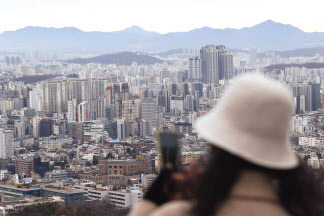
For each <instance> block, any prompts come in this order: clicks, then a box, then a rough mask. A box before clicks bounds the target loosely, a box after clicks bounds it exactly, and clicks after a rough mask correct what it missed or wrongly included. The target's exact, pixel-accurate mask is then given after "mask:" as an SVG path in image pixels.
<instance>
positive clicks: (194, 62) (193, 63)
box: [189, 57, 201, 82]
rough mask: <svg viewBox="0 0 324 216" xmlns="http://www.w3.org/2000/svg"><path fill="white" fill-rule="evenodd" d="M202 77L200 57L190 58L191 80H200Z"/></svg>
mask: <svg viewBox="0 0 324 216" xmlns="http://www.w3.org/2000/svg"><path fill="white" fill-rule="evenodd" d="M200 79H201V77H200V58H199V57H194V58H190V59H189V81H190V82H199V81H200Z"/></svg>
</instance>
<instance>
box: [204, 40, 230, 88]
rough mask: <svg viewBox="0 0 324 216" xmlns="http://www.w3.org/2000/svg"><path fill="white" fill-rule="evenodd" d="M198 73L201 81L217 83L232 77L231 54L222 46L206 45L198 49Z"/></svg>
mask: <svg viewBox="0 0 324 216" xmlns="http://www.w3.org/2000/svg"><path fill="white" fill-rule="evenodd" d="M200 73H201V77H202V82H203V83H209V84H210V83H212V84H219V80H229V79H231V78H232V77H233V55H232V54H229V53H227V50H226V49H225V47H224V46H222V45H220V46H214V45H207V46H204V47H202V48H201V50H200Z"/></svg>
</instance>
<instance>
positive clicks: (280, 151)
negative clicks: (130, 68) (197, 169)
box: [195, 109, 299, 170]
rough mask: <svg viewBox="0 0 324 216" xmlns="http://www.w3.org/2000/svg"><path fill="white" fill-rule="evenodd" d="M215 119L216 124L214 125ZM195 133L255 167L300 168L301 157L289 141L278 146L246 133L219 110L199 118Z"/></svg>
mask: <svg viewBox="0 0 324 216" xmlns="http://www.w3.org/2000/svg"><path fill="white" fill-rule="evenodd" d="M211 119H213V120H216V121H213V122H211ZM195 129H196V130H197V132H198V134H199V135H200V137H202V138H204V139H205V140H206V141H208V142H209V143H210V144H212V145H214V146H216V147H219V148H221V149H223V150H225V151H227V152H229V153H231V154H233V155H236V156H238V157H240V158H242V159H245V160H246V161H249V162H251V163H253V164H256V165H259V166H262V167H266V168H270V169H281V170H288V169H293V168H296V167H297V166H298V165H299V160H298V156H297V155H296V154H295V153H294V151H293V150H292V149H291V146H290V143H289V138H288V137H287V139H286V141H285V143H282V144H281V145H278V144H277V143H275V142H277V140H274V139H269V138H264V137H261V136H256V135H254V134H250V133H248V132H246V131H242V130H240V129H238V128H235V127H233V126H232V125H230V124H229V123H228V121H226V119H223V118H222V115H220V114H219V113H218V110H217V109H214V110H212V111H210V112H209V113H207V114H205V115H204V116H202V117H200V118H198V119H197V121H196V123H195ZM281 142H282V141H281Z"/></svg>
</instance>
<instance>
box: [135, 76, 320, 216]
mask: <svg viewBox="0 0 324 216" xmlns="http://www.w3.org/2000/svg"><path fill="white" fill-rule="evenodd" d="M293 114H294V101H293V98H292V95H291V93H290V91H289V90H288V89H287V88H286V87H285V86H283V85H282V84H280V83H279V82H278V81H275V80H272V79H269V78H266V77H264V76H262V75H257V74H250V75H245V76H241V77H238V78H236V79H234V80H233V82H232V84H231V85H230V86H229V87H228V88H227V89H226V90H225V92H224V94H223V96H222V98H221V99H220V100H219V102H218V103H217V105H216V106H215V108H214V109H212V110H211V111H210V112H209V113H207V114H206V115H204V116H203V117H200V118H199V119H198V120H197V123H196V125H195V128H196V130H197V132H198V134H199V136H200V137H201V138H204V139H205V140H206V141H208V143H209V146H210V151H209V152H208V153H207V155H206V156H204V157H203V159H204V160H203V161H202V162H201V164H195V165H194V166H192V167H191V169H186V170H184V171H183V172H181V173H179V172H178V173H176V172H174V171H173V168H172V166H171V165H167V166H166V167H165V168H164V169H163V170H162V171H161V173H160V174H159V176H158V178H157V180H156V181H155V182H154V183H153V184H152V186H151V187H150V188H149V190H148V191H147V193H146V195H145V197H144V200H143V201H141V202H140V203H139V204H138V205H137V206H135V207H134V208H133V209H132V210H131V212H130V213H129V216H136V215H143V216H146V215H149V216H160V215H161V216H162V215H179V216H195V215H205V216H213V215H220V216H221V215H227V216H231V215H233V216H234V215H242V216H244V215H249V216H255V215H263V216H274V215H276V216H286V215H297V216H301V215H309V216H320V215H324V207H323V205H324V198H323V188H322V187H321V183H322V182H321V179H320V178H319V176H315V175H314V172H313V170H311V169H309V168H308V167H307V166H306V165H305V164H303V163H302V161H300V160H299V158H298V157H297V155H296V154H295V153H294V151H293V150H292V149H291V146H290V143H289V129H290V121H291V116H292V115H293Z"/></svg>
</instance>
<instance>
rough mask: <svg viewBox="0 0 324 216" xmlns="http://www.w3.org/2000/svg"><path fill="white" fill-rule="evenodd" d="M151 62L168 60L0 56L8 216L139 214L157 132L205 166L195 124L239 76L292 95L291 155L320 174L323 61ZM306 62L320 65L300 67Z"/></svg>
mask: <svg viewBox="0 0 324 216" xmlns="http://www.w3.org/2000/svg"><path fill="white" fill-rule="evenodd" d="M137 55H141V54H137ZM152 56H154V57H155V58H158V59H161V60H163V62H162V63H155V64H149V65H145V64H141V65H140V64H137V62H133V63H132V64H130V65H118V64H100V63H87V64H76V63H69V62H67V61H66V60H65V59H68V57H66V56H57V55H53V54H49V53H46V52H42V51H26V52H24V53H21V54H14V55H13V54H3V55H0V73H1V87H0V88H1V89H0V98H1V101H0V110H1V115H0V117H1V118H0V120H1V129H0V158H1V160H0V162H1V164H0V168H1V171H0V180H1V183H0V194H1V196H0V197H1V205H0V214H1V215H5V214H6V213H8V212H18V211H19V210H21V209H22V208H25V207H26V206H28V205H33V204H35V203H52V202H59V203H63V204H73V203H85V202H89V201H94V200H106V199H109V202H110V203H111V204H112V205H114V206H117V207H123V208H130V207H132V206H133V205H134V204H136V203H137V202H138V201H139V200H141V199H142V197H143V192H145V190H146V189H147V188H148V186H149V185H150V184H151V183H152V181H153V180H154V179H155V178H156V175H157V174H158V172H159V171H160V169H161V159H160V154H159V149H158V147H157V142H156V139H155V136H154V134H155V132H156V131H158V130H171V131H174V132H177V133H179V134H182V136H181V159H182V163H183V164H189V163H191V162H192V161H198V160H199V158H200V156H201V155H202V154H203V152H204V150H205V149H206V145H205V144H206V142H205V141H204V140H202V139H200V138H199V136H198V135H197V134H196V132H195V130H194V129H193V124H194V122H195V120H196V118H197V117H199V116H202V115H204V113H206V112H208V111H209V110H210V109H211V108H212V107H214V106H215V104H217V100H218V98H219V97H220V96H221V95H222V92H223V90H224V89H225V88H226V86H227V85H228V84H229V83H230V82H231V79H232V78H233V77H236V76H240V75H243V74H247V73H264V74H266V75H267V76H270V77H273V78H275V79H278V80H280V81H281V82H282V83H284V84H285V85H287V86H288V87H289V88H290V89H291V92H292V94H293V96H294V100H295V105H296V111H295V115H294V116H293V118H292V122H291V141H292V145H293V148H294V150H295V152H296V153H297V154H298V155H299V156H300V157H301V158H302V159H303V160H304V161H305V162H307V163H308V164H309V165H310V166H312V167H313V168H314V169H319V168H320V167H321V166H322V165H323V163H324V159H323V156H324V152H323V146H324V127H323V126H324V112H323V107H322V102H321V101H323V98H324V94H322V91H321V89H322V83H323V79H324V65H322V66H320V67H319V65H320V63H321V62H323V61H324V56H322V55H315V56H313V57H305V56H299V57H291V58H283V57H280V56H279V55H277V54H276V52H275V51H266V52H265V53H261V52H259V51H258V49H256V48H253V49H251V50H249V51H233V52H230V51H229V50H227V49H226V48H225V46H223V45H217V46H215V45H206V46H204V47H202V48H201V49H182V50H180V51H178V52H177V53H174V54H170V55H167V56H163V57H162V56H159V55H158V54H152ZM307 62H312V63H313V64H314V67H312V66H301V64H302V63H307ZM283 63H284V64H283ZM290 64H292V65H291V66H290Z"/></svg>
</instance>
